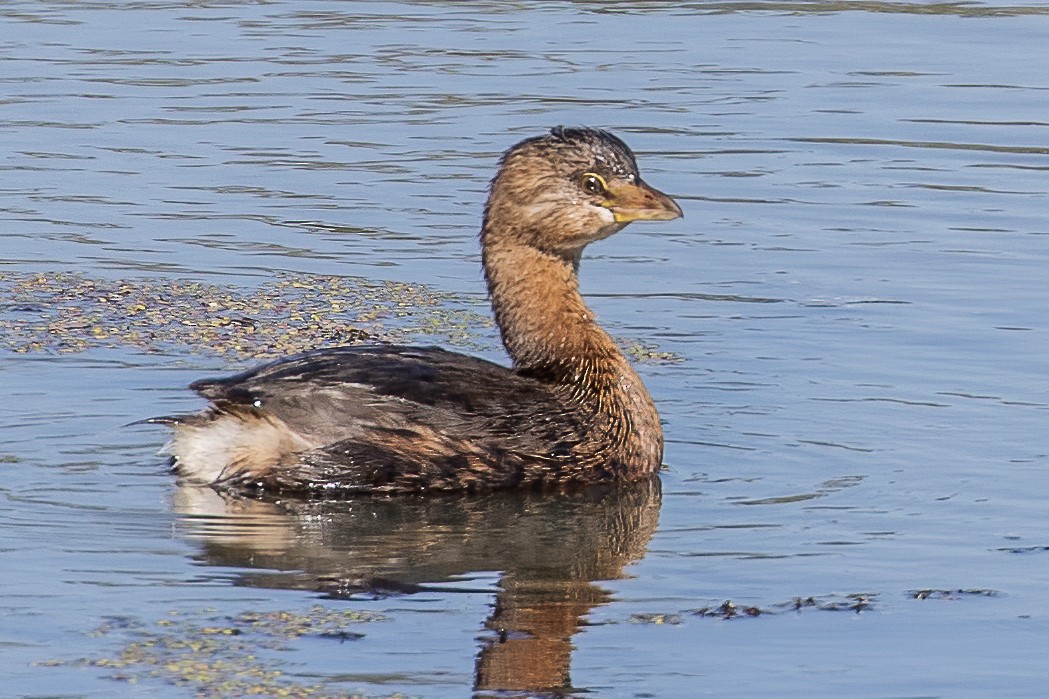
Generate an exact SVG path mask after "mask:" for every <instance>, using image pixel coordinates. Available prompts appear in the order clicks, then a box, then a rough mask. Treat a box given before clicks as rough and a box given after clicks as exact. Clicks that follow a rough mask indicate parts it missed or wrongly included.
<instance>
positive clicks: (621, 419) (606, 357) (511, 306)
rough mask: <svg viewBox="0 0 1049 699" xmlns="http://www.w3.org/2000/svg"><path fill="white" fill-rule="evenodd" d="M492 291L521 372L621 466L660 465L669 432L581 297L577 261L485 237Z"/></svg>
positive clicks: (509, 349)
mask: <svg viewBox="0 0 1049 699" xmlns="http://www.w3.org/2000/svg"><path fill="white" fill-rule="evenodd" d="M482 257H483V264H484V271H485V278H486V279H487V281H488V293H489V295H490V296H491V299H492V308H493V310H494V311H495V319H496V323H497V324H498V326H499V331H500V333H501V334H502V338H503V344H504V345H505V346H506V350H507V352H508V353H509V354H510V357H511V358H512V359H513V362H514V369H515V370H516V371H517V372H518V373H520V374H522V375H526V376H531V377H533V378H536V379H539V380H540V381H543V382H546V383H550V384H553V385H555V386H557V387H559V389H560V390H562V391H564V393H565V395H566V396H567V397H568V398H569V399H570V400H571V401H572V402H574V403H575V404H576V405H577V406H579V408H581V409H582V411H583V413H584V414H586V415H589V416H590V418H591V419H592V423H591V425H592V428H593V430H594V431H595V436H596V433H598V432H600V433H601V434H604V435H605V437H606V438H607V442H608V443H609V444H612V445H613V446H614V450H613V452H609V453H606V454H605V456H604V457H602V458H605V459H607V458H612V455H613V453H614V454H615V455H616V456H615V458H618V459H619V460H620V461H621V462H622V463H628V464H631V467H632V468H638V469H640V471H641V472H645V473H651V472H653V471H655V470H657V469H658V468H659V465H660V464H661V463H662V457H663V431H662V428H661V426H660V422H659V413H658V412H657V411H656V407H655V405H654V404H653V402H652V397H651V396H650V395H649V393H648V391H647V390H646V389H645V385H644V384H643V383H642V382H641V378H640V377H639V376H638V375H637V373H636V372H635V371H634V368H633V367H632V366H630V362H628V361H627V360H626V357H624V356H623V354H622V352H620V351H619V348H618V346H617V345H616V343H615V342H614V341H613V340H612V338H611V337H609V335H608V333H606V332H605V331H604V330H602V329H601V328H600V327H599V326H598V325H597V323H596V322H595V321H594V317H593V313H592V312H591V310H590V309H589V308H587V306H586V303H584V302H583V297H582V296H581V295H580V294H579V279H578V277H577V276H576V269H577V267H578V258H565V257H562V256H558V255H556V254H551V253H549V252H544V251H542V250H539V249H537V248H535V247H533V246H530V245H524V244H521V243H518V242H514V241H511V242H505V241H504V242H499V240H498V238H496V240H495V241H493V240H491V238H490V237H489V236H486V235H485V233H484V232H482Z"/></svg>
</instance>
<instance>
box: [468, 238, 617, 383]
mask: <svg viewBox="0 0 1049 699" xmlns="http://www.w3.org/2000/svg"><path fill="white" fill-rule="evenodd" d="M483 257H484V270H485V278H486V279H487V281H488V293H489V295H490V296H491V299H492V309H493V311H494V312H495V321H496V324H498V326H499V332H500V333H501V335H502V338H503V344H504V345H505V346H506V351H507V352H509V354H510V358H511V359H513V362H514V368H515V369H518V370H519V371H521V372H524V373H529V374H535V375H538V376H539V377H541V378H544V379H548V380H552V381H555V382H558V383H561V382H565V383H575V382H576V381H578V380H580V378H581V377H582V376H583V375H584V374H586V373H589V372H587V371H585V370H586V369H587V368H588V367H592V366H593V365H594V364H595V363H598V364H606V363H608V362H609V361H613V363H617V362H614V360H615V358H617V357H621V354H620V352H619V349H618V348H617V347H616V345H615V342H613V341H612V338H611V337H609V336H608V334H607V333H606V332H605V331H604V330H602V329H601V328H600V327H599V326H598V325H597V323H596V322H595V321H594V318H593V313H592V312H591V310H590V309H589V308H587V305H586V303H585V302H584V301H583V297H582V296H581V295H580V293H579V279H578V277H577V276H576V270H575V262H574V261H573V260H570V259H565V258H563V257H560V256H557V255H555V254H551V253H548V252H544V251H541V250H538V249H536V248H534V247H531V246H528V245H488V246H485V248H484V252H483Z"/></svg>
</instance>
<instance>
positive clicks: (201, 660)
mask: <svg viewBox="0 0 1049 699" xmlns="http://www.w3.org/2000/svg"><path fill="white" fill-rule="evenodd" d="M385 620H386V617H384V616H383V615H381V614H374V613H369V612H361V611H355V610H340V609H328V608H325V607H321V606H313V607H310V608H309V609H306V610H304V611H291V610H276V611H246V612H242V613H240V614H236V615H232V616H230V615H223V614H219V613H217V612H216V611H215V610H201V611H198V612H178V611H172V612H169V613H168V615H167V616H166V617H164V618H161V619H159V620H157V621H155V622H152V623H150V622H148V621H145V620H142V619H139V618H136V617H127V616H121V617H111V618H108V619H107V620H106V621H105V622H104V623H103V624H101V625H100V626H99V627H98V628H97V629H95V630H94V631H93V632H91V633H92V635H94V636H98V637H105V638H120V639H121V643H122V645H121V647H120V648H118V649H116V652H115V653H112V654H109V655H105V656H100V657H94V658H79V659H76V660H61V659H55V660H47V661H44V662H41V663H38V665H40V666H46V667H86V668H97V669H100V670H102V671H103V672H105V673H106V674H107V675H108V676H109V677H111V678H112V679H114V680H118V681H121V682H125V683H129V684H139V683H149V682H150V681H153V682H164V683H167V684H172V685H176V686H179V687H184V688H186V689H189V690H191V691H193V693H194V695H196V696H199V697H241V696H280V697H311V698H317V699H319V698H320V697H346V698H349V697H357V696H360V695H358V694H353V693H349V692H345V691H343V690H340V689H339V688H337V687H333V686H331V684H329V683H328V682H325V681H324V680H323V679H322V680H319V681H314V682H311V683H309V684H306V683H303V682H300V681H298V680H296V679H295V678H294V677H293V676H292V675H291V674H290V673H288V672H287V671H286V670H285V669H284V663H283V662H281V659H280V653H281V652H283V651H287V650H290V649H294V648H295V647H296V645H297V642H298V641H299V639H307V638H316V639H327V640H330V639H336V640H337V641H338V642H339V643H341V642H343V641H345V640H351V641H352V640H354V639H358V638H362V637H363V636H364V634H363V633H358V632H357V631H358V630H360V629H361V628H362V627H363V626H364V625H365V624H367V623H372V622H380V621H385ZM351 629H353V630H352V631H351ZM314 677H316V676H314ZM392 696H393V697H397V696H400V695H392Z"/></svg>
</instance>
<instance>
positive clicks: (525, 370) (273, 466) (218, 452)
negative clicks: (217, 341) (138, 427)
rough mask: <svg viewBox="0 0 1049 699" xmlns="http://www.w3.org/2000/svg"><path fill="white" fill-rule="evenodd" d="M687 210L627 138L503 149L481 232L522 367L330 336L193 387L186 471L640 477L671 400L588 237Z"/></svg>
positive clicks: (374, 482)
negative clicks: (588, 252)
mask: <svg viewBox="0 0 1049 699" xmlns="http://www.w3.org/2000/svg"><path fill="white" fill-rule="evenodd" d="M679 216H681V209H680V208H678V206H677V204H675V203H674V201H673V200H672V199H670V198H669V197H668V196H666V195H665V194H662V193H661V192H658V191H656V190H655V189H652V188H651V187H649V186H648V185H646V184H644V183H643V182H642V181H641V178H640V175H639V174H638V171H637V163H636V161H635V160H634V155H633V153H631V151H630V149H629V148H628V147H627V146H626V144H625V143H623V142H622V141H621V140H619V139H618V138H616V137H615V136H613V135H611V134H609V133H608V132H605V131H600V130H597V129H583V128H564V127H558V128H556V129H554V130H553V131H551V132H550V133H549V134H548V135H544V136H538V137H535V138H529V139H526V140H524V141H522V142H521V143H518V144H517V145H515V146H514V147H512V148H511V149H510V150H508V151H507V152H506V154H504V156H503V158H502V162H501V167H500V169H499V172H498V174H497V175H496V176H495V178H494V179H493V180H492V185H491V191H490V195H489V198H488V204H487V206H486V207H485V214H484V223H483V226H482V230H481V250H482V255H483V264H484V272H485V278H486V280H487V282H488V291H489V294H490V296H491V300H492V308H493V310H494V312H495V318H496V322H497V324H498V326H499V330H500V332H501V334H502V338H503V344H504V345H505V346H506V349H507V351H508V353H509V354H510V357H511V358H512V359H513V369H507V368H505V367H502V366H499V365H497V364H493V363H491V362H487V361H484V360H481V359H476V358H474V357H468V356H465V355H462V354H456V353H453V352H447V351H445V350H442V349H438V348H433V347H399V346H365V347H338V348H334V349H325V350H319V351H315V352H308V353H306V354H302V355H298V356H295V357H290V358H287V359H283V360H280V361H277V362H274V363H271V364H267V365H264V366H262V367H259V368H256V369H252V370H250V371H246V372H244V373H241V374H238V375H236V376H232V377H229V378H223V379H205V380H202V381H197V382H195V383H194V384H192V386H191V388H193V389H194V390H195V391H197V392H198V393H199V394H200V395H202V396H203V397H205V398H207V399H209V400H210V401H212V406H211V407H209V408H208V409H206V410H204V411H203V412H201V413H197V414H195V415H188V416H179V417H175V418H163V419H159V420H158V421H161V422H166V423H169V424H172V426H173V427H174V430H175V434H174V437H173V439H172V442H171V444H170V445H169V450H170V452H171V453H172V455H173V462H174V465H175V469H176V471H177V472H178V473H179V474H180V475H181V476H182V477H184V478H185V479H187V480H189V481H192V482H201V483H209V484H212V485H214V486H217V487H223V488H231V489H235V490H252V491H254V490H261V491H263V492H271V493H281V494H288V493H297V494H303V495H308V494H315V495H322V496H323V495H338V494H351V493H364V492H385V493H390V492H424V491H444V490H467V491H480V490H491V489H496V488H507V487H525V486H543V485H553V486H560V485H567V484H573V483H595V482H605V481H612V480H635V479H638V478H642V477H645V476H649V475H651V474H652V473H653V472H655V471H656V470H657V469H658V468H659V466H660V463H661V460H662V456H663V433H662V429H661V427H660V424H659V415H658V414H657V412H656V408H655V406H654V405H653V403H652V399H651V398H650V397H649V394H648V392H647V391H646V390H645V387H644V385H643V384H642V383H641V379H640V378H638V376H637V374H636V373H635V372H634V370H633V368H632V367H631V366H630V364H629V362H627V360H626V359H625V358H624V357H623V355H622V353H621V352H620V351H619V349H618V348H617V347H616V344H615V343H614V342H613V341H612V339H611V338H610V337H609V336H608V334H607V333H605V331H604V330H602V329H601V328H600V327H599V326H598V325H597V323H596V322H595V321H594V319H593V314H592V313H591V311H590V309H588V308H587V306H586V304H585V303H584V302H583V299H582V297H581V296H580V293H579V284H578V279H577V276H576V273H577V270H578V267H579V259H580V256H581V254H582V251H583V248H584V247H585V246H586V245H587V244H589V243H591V242H593V241H595V240H600V239H602V238H606V237H608V236H610V235H612V234H613V233H615V232H617V231H619V230H620V229H622V228H623V226H625V225H626V224H627V223H629V222H631V221H635V220H641V219H649V220H668V219H673V218H677V217H679Z"/></svg>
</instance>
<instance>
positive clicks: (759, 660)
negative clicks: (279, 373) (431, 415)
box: [0, 0, 1049, 697]
mask: <svg viewBox="0 0 1049 699" xmlns="http://www.w3.org/2000/svg"><path fill="white" fill-rule="evenodd" d="M1046 36H1049V5H1047V4H1046V3H1041V2H1028V3H1025V4H1018V5H1005V4H1000V3H999V4H996V3H948V4H930V3H892V2H886V3H875V2H870V3H868V2H839V3H823V2H812V3H805V2H770V3H761V2H754V3H748V2H743V3H727V2H726V3H719V2H675V3H663V2H643V3H642V2H604V3H596V2H537V3H510V2H506V3H499V2H475V3H422V2H399V3H367V2H333V1H329V2H282V1H280V0H276V1H273V2H234V1H230V2H178V1H172V2H159V1H158V2H152V1H149V0H144V1H142V2H130V3H111V2H76V3H69V2H17V1H16V2H8V3H4V4H3V5H2V6H0V85H2V89H0V141H2V143H3V155H4V157H3V159H2V161H0V170H2V173H0V244H2V247H0V332H2V335H0V382H2V385H3V392H2V393H0V396H2V397H3V401H2V402H0V475H2V477H0V536H2V539H0V569H2V570H3V574H2V575H0V615H2V617H3V623H2V624H0V678H2V685H3V689H2V690H0V694H3V695H4V696H39V695H48V696H68V697H72V696H78V697H79V696H91V697H108V696H114V695H136V696H158V695H159V696H171V697H181V696H194V695H198V694H199V695H203V696H216V695H221V694H223V693H225V694H227V695H237V694H243V693H246V692H248V691H260V692H268V693H270V694H275V693H277V692H279V691H286V692H289V693H291V694H293V695H295V694H296V693H297V694H298V695H302V696H321V695H341V694H354V693H360V694H365V695H369V696H373V695H381V696H382V695H389V694H393V693H397V692H401V693H404V694H406V695H411V696H423V697H461V696H467V695H469V694H470V692H471V691H474V692H476V693H477V694H478V695H479V696H488V695H491V694H492V693H493V692H498V691H502V690H505V691H506V695H508V696H523V695H527V694H529V693H531V695H544V694H545V695H556V694H558V693H559V692H561V693H562V694H563V693H564V692H565V691H566V688H571V689H572V690H574V691H575V692H578V693H579V695H580V696H583V695H585V696H600V697H605V696H607V697H632V696H657V697H689V696H715V697H725V696H738V697H783V696H806V697H842V696H857V697H861V696H862V697H918V696H921V697H988V696H998V697H1006V696H1009V697H1013V696H1015V697H1027V696H1031V697H1033V696H1042V695H1044V693H1045V669H1044V668H1045V657H1046V655H1047V653H1049V601H1047V596H1046V594H1045V592H1046V589H1047V585H1049V524H1047V517H1046V504H1045V503H1046V501H1047V498H1049V487H1047V483H1049V479H1047V478H1046V469H1047V466H1049V456H1047V453H1049V447H1047V442H1046V434H1047V431H1046V424H1047V421H1049V379H1047V378H1046V377H1047V376H1049V359H1047V357H1049V352H1047V348H1049V303H1047V299H1046V293H1047V291H1046V269H1047V268H1049V216H1047V214H1046V212H1047V211H1049V195H1047V192H1049V71H1047V70H1046V65H1047V59H1049V49H1047V48H1046ZM560 123H565V124H589V125H595V126H602V127H606V128H610V129H613V130H614V131H615V132H616V133H618V134H619V135H621V136H622V137H623V138H624V139H625V140H627V141H628V142H629V143H630V144H631V145H632V146H633V147H634V149H635V150H636V151H637V153H638V157H639V161H640V164H641V168H642V171H643V173H644V174H645V176H646V179H647V180H649V181H650V182H651V183H653V184H654V185H655V186H657V187H659V188H661V189H664V190H666V191H668V192H670V193H671V194H673V195H674V196H675V197H676V198H677V199H678V200H679V201H680V202H681V204H682V206H683V208H684V209H685V217H684V218H683V219H680V220H678V221H674V222H672V223H665V224H660V225H644V224H635V225H634V226H632V227H630V228H628V229H627V230H626V231H624V232H623V233H622V234H620V235H618V236H616V237H614V238H612V239H609V240H607V241H604V242H601V243H599V244H597V245H594V246H593V247H592V248H591V249H590V251H589V254H588V256H587V257H586V259H585V260H584V262H583V268H582V283H583V287H584V290H585V292H586V293H587V296H588V298H589V300H590V302H591V304H592V306H593V307H594V309H595V311H596V312H597V313H598V315H599V316H600V318H601V320H602V322H603V323H604V324H605V325H606V326H607V327H608V328H609V329H610V330H611V331H612V332H613V334H614V335H616V336H617V337H620V338H622V339H623V342H624V343H625V344H627V345H629V346H632V347H633V348H634V350H635V352H634V354H635V355H636V356H637V357H638V358H639V360H640V364H639V369H640V372H641V373H642V375H643V377H644V379H645V381H646V383H647V384H648V386H649V388H650V391H651V393H652V394H653V396H654V398H655V400H656V402H657V404H658V405H659V407H660V410H661V413H662V415H663V417H664V422H665V431H666V434H667V439H668V444H667V453H666V462H667V465H668V470H667V471H666V472H665V473H664V474H663V478H662V487H661V489H660V488H657V487H654V486H652V485H645V486H641V487H637V488H630V489H625V490H622V491H610V492H593V493H586V494H577V495H565V496H534V495H533V496H520V495H499V496H486V497H479V498H465V499H464V498H437V499H433V500H411V501H370V500H365V501H360V502H350V503H339V504H328V505H325V504H317V503H315V504H311V505H303V504H299V505H295V504H283V505H281V504H277V505H274V504H265V503H243V502H242V503H227V502H224V501H223V500H221V499H220V498H218V497H217V496H215V495H214V494H213V493H211V492H210V491H206V492H201V491H195V490H192V489H179V488H177V487H176V484H175V483H174V480H173V478H172V477H171V476H170V475H169V474H168V473H167V472H166V467H165V464H164V462H163V459H162V457H159V456H157V455H156V451H157V449H158V447H159V446H160V445H161V444H162V443H163V441H164V439H165V435H164V434H163V433H162V432H161V431H159V430H157V429H154V428H151V427H142V426H137V427H128V426H126V425H127V424H128V423H130V422H132V421H135V420H139V419H141V418H144V417H147V416H150V415H156V414H166V413H172V412H177V411H179V410H187V409H193V408H195V407H197V406H199V405H200V403H199V401H198V399H196V398H195V397H193V396H192V395H190V394H189V392H188V391H186V390H185V389H184V386H185V384H187V383H188V382H189V381H190V380H192V379H193V378H196V377H199V376H201V375H204V374H210V373H216V372H223V371H228V370H232V369H234V368H237V367H240V366H244V365H246V364H248V363H250V357H249V356H248V355H252V354H266V353H269V354H280V353H282V351H283V350H284V349H285V348H286V347H290V346H292V345H293V344H294V342H295V341H296V340H295V337H299V338H300V339H301V338H302V337H303V336H308V337H307V339H308V340H309V341H310V342H321V343H323V342H329V341H330V342H334V341H338V340H339V339H340V337H343V336H345V337H347V338H351V339H353V338H356V337H361V336H367V335H369V334H381V332H384V330H382V329H388V328H397V329H398V332H400V333H401V337H407V339H409V340H411V341H419V342H441V343H452V344H456V345H458V346H459V348H460V349H463V350H464V351H469V352H476V353H480V354H482V355H484V356H487V357H490V358H495V359H500V360H501V358H502V354H501V350H500V348H499V344H498V340H497V338H496V337H495V334H494V331H493V329H492V328H491V327H490V326H489V325H486V324H483V323H481V322H479V320H478V318H479V317H480V316H483V315H484V314H485V312H486V311H485V306H484V292H483V285H482V281H481V276H480V273H479V270H478V255H477V248H476V230H477V228H478V225H479V218H480V209H481V206H482V204H483V199H484V195H485V188H486V184H487V181H488V179H489V178H490V177H491V175H492V173H493V171H494V168H495V164H496V160H497V157H498V154H499V153H500V152H501V151H502V150H503V149H505V148H506V147H508V146H509V145H511V144H512V143H513V142H515V141H516V140H518V139H520V138H522V137H524V136H526V135H533V134H536V133H539V132H541V131H542V130H544V129H546V128H549V127H550V126H552V125H556V124H560ZM406 283H407V284H411V285H417V286H412V287H410V288H411V289H412V291H411V293H410V294H408V293H407V292H405V289H406V288H409V287H404V286H403V285H404V284H406ZM311 285H320V286H323V287H324V289H327V290H328V291H329V292H330V291H332V289H336V288H338V289H344V288H345V287H347V286H351V287H352V286H354V285H363V287H362V288H366V289H367V290H368V294H369V295H370V296H376V297H382V298H379V300H378V301H377V304H378V305H377V306H375V307H374V308H371V307H369V309H370V310H367V311H360V309H359V308H358V307H357V306H353V308H354V310H353V312H354V314H355V315H353V316H352V317H350V316H346V317H347V318H348V320H346V325H348V326H349V325H352V326H353V327H354V328H356V329H355V330H352V331H351V330H346V331H345V335H343V333H342V331H341V330H340V328H341V327H342V322H343V321H342V319H343V315H340V314H343V313H348V311H346V310H345V309H344V308H343V307H342V306H336V307H331V305H330V303H329V302H328V301H325V303H324V308H323V309H322V308H318V307H316V306H314V305H309V304H313V303H315V302H316V297H314V296H311V294H310V292H309V290H310V289H312V288H313V287H312V286H311ZM295 289H300V290H302V289H306V290H307V291H306V292H304V294H305V295H303V293H300V294H299V296H295V297H294V298H291V297H290V296H289V294H292V295H293V291H291V290H295ZM64 292H69V293H64ZM340 293H345V292H340ZM223 294H226V295H228V296H229V300H228V303H227V301H223V302H222V304H225V305H222V307H221V308H219V307H218V302H217V301H214V299H216V298H219V297H221V298H222V299H226V298H227V296H224V295H223ZM383 294H385V296H383ZM370 296H369V298H370ZM303 298H305V299H307V300H306V301H303ZM296 299H297V300H296ZM335 301H336V302H337V301H338V299H335ZM209 303H212V306H213V307H212V306H209V305H208V304H209ZM354 303H357V302H356V301H352V300H349V299H346V304H347V307H348V306H352V305H353V304H354ZM304 304H305V305H304ZM183 314H185V315H183ZM325 314H326V315H325ZM215 319H217V320H215ZM252 319H254V320H252ZM212 320H214V322H212ZM252 322H254V323H255V324H257V325H265V326H266V329H268V330H269V331H271V332H272V333H273V334H272V335H265V336H262V339H258V336H256V339H253V340H251V342H252V343H255V344H251V343H247V340H243V338H244V337H247V333H248V332H249V331H252V328H251V327H250V326H251V324H252ZM449 322H452V323H453V324H460V325H465V326H467V327H466V329H465V330H464V329H463V328H458V330H454V329H453V330H454V331H453V330H449V329H448V328H447V327H444V325H442V324H447V323H449ZM158 324H159V325H158ZM245 326H249V327H247V328H246V329H244V330H243V333H244V334H242V335H238V334H237V333H240V332H242V330H241V329H243V328H245ZM457 327H458V326H457ZM307 328H308V331H307ZM332 328H334V330H333V329H332ZM289 329H295V330H296V333H291V334H289V333H288V331H289ZM263 330H264V329H263V328H259V329H257V331H258V332H260V333H261V332H262V331H263ZM223 333H225V334H223ZM355 333H356V334H355ZM435 333H436V335H435ZM238 337H239V338H242V339H241V340H238V339H237V338H238ZM242 340H243V342H245V343H247V344H239V343H241V342H242ZM238 348H239V349H238Z"/></svg>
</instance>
